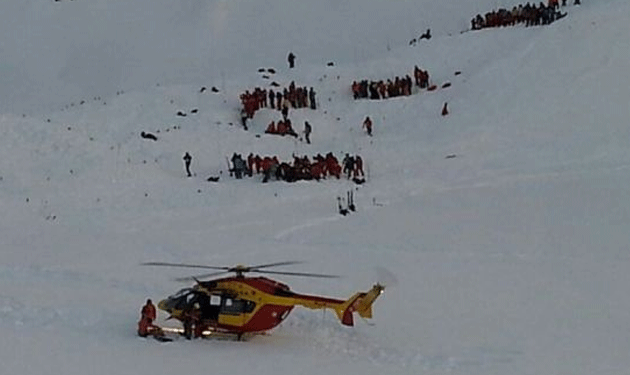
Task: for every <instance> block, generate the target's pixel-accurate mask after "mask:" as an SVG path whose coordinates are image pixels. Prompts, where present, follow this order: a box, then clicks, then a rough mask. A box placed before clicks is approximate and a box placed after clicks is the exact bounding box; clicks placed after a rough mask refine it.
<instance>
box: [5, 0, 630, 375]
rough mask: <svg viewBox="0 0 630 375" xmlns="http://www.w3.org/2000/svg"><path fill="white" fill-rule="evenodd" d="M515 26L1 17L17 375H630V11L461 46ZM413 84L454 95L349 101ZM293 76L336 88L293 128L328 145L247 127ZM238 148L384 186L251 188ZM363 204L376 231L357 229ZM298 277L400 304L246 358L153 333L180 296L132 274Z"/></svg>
mask: <svg viewBox="0 0 630 375" xmlns="http://www.w3.org/2000/svg"><path fill="white" fill-rule="evenodd" d="M517 4H519V3H518V2H511V1H510V2H508V1H501V2H497V1H489V0H480V1H475V2H474V3H473V2H466V3H465V4H463V3H462V2H457V1H452V0H448V1H444V0H441V1H433V0H421V1H415V2H414V1H395V2H386V1H365V0H362V1H359V0H341V1H318V2H314V1H312V2H304V1H287V0H274V1H266V2H254V1H247V0H232V1H222V0H214V1H211V0H205V1H203V0H186V1H181V2H179V3H177V4H175V3H173V2H172V1H170V2H167V1H164V0H151V1H148V0H134V1H121V0H108V1H105V0H74V1H71V0H61V1H59V2H55V1H50V2H40V1H35V0H22V1H13V2H5V3H3V4H2V5H0V10H1V12H0V52H1V54H2V57H3V58H2V61H1V62H0V97H1V98H2V100H0V209H1V210H2V212H3V215H0V239H1V240H0V244H1V245H0V282H1V285H2V288H1V289H0V337H1V339H0V363H2V368H3V370H4V372H6V373H16V374H42V373H55V374H79V373H85V372H89V373H92V374H111V373H120V374H171V373H179V372H186V373H202V372H212V373H217V374H228V373H246V372H252V371H256V372H257V373H259V374H261V375H264V374H272V373H296V372H297V373H300V374H305V375H311V374H321V373H327V372H340V373H353V374H354V373H366V374H382V373H390V374H418V373H421V374H445V373H449V374H466V375H468V374H623V373H626V372H627V371H628V370H627V369H628V368H630V360H628V356H627V353H628V351H630V340H628V335H629V334H628V332H627V331H628V330H627V328H626V326H627V322H628V321H629V320H630V299H629V298H628V297H627V286H628V285H630V257H629V255H628V248H629V246H628V245H629V243H630V241H629V237H628V229H629V228H630V189H628V186H629V183H630V152H628V149H629V146H630V127H629V126H628V125H629V120H628V119H629V118H630V106H629V101H630V76H628V75H627V74H626V72H627V71H628V68H630V41H629V40H628V37H627V36H628V35H630V26H629V24H628V15H629V14H630V4H629V3H627V2H625V1H621V0H609V1H598V2H595V1H588V0H583V1H582V5H580V6H575V5H573V1H572V0H569V4H568V5H567V6H566V7H562V8H561V11H562V12H567V17H565V18H563V19H561V20H559V21H557V22H555V23H553V24H551V25H548V26H537V27H525V26H524V25H517V26H514V27H504V28H489V29H483V30H479V31H469V30H468V29H469V27H470V20H471V19H472V18H473V17H474V16H475V15H476V14H477V13H481V14H484V13H485V12H488V11H491V10H493V9H497V8H498V7H505V8H510V9H511V8H512V7H513V6H514V5H517ZM427 28H431V30H432V35H433V37H432V38H431V39H430V40H422V41H420V42H418V43H416V44H414V45H410V44H409V41H410V40H411V39H412V38H416V37H418V36H419V35H420V34H421V33H422V32H424V30H425V29H427ZM289 51H293V52H294V53H295V54H296V56H297V63H296V68H294V69H288V67H287V63H286V56H287V54H288V52H289ZM328 62H334V64H333V65H332V66H328V65H327V63H328ZM415 65H418V66H419V67H421V68H424V69H427V70H428V72H429V73H430V76H431V82H432V83H434V84H435V85H436V86H437V89H436V90H434V91H427V90H419V89H418V88H416V87H414V89H413V90H414V91H413V95H411V96H404V97H397V98H391V99H386V100H367V99H360V100H354V99H353V97H352V92H351V89H350V88H351V83H352V82H353V81H355V80H361V79H368V80H380V79H384V80H386V79H393V78H394V77H395V76H403V75H405V74H410V75H411V74H412V72H413V67H414V66H415ZM259 68H265V69H268V68H274V69H275V74H271V73H265V74H263V73H260V72H258V69H259ZM263 75H268V76H269V77H268V78H266V77H264V76H263ZM291 81H295V83H296V84H298V85H301V86H307V87H313V88H314V89H315V91H316V92H317V100H318V109H317V110H310V109H292V110H291V112H290V114H289V117H290V118H291V119H292V121H293V123H294V126H295V128H296V130H298V131H300V130H302V127H303V124H304V121H308V122H309V123H310V124H312V125H313V134H312V135H311V140H312V143H311V144H307V143H306V142H303V141H301V140H298V139H294V138H292V137H280V136H275V135H268V134H264V130H265V128H266V126H267V124H268V123H269V122H270V121H272V120H278V119H279V118H281V116H280V114H279V112H277V111H275V110H271V109H262V110H259V111H257V112H256V114H255V116H254V118H253V119H252V120H251V121H250V123H249V127H248V128H249V129H248V130H247V131H245V130H244V129H243V128H242V126H240V118H239V111H240V108H241V103H240V100H239V95H240V94H241V93H243V92H244V91H245V90H250V92H251V91H252V90H253V89H254V88H255V87H262V88H269V87H272V86H270V84H271V82H277V83H278V84H279V85H280V86H281V87H286V86H288V85H289V83H290V82H291ZM447 82H448V83H450V87H444V88H443V86H444V84H445V83H447ZM203 87H205V88H207V90H201V88H203ZM212 87H215V88H217V91H218V92H213V91H212V90H210V88H212ZM444 103H448V108H449V114H448V115H447V116H442V115H441V113H440V111H441V109H442V106H443V104H444ZM178 112H182V113H184V114H186V116H185V117H184V116H178V115H177V113H178ZM367 115H369V116H370V117H371V118H372V119H373V122H374V135H373V136H372V137H369V136H367V135H366V134H365V132H364V130H363V129H362V128H361V124H362V122H363V119H364V118H365V116H367ZM142 131H145V132H151V133H152V134H155V135H156V136H157V138H158V139H157V141H151V140H147V139H143V138H141V137H140V133H141V132H142ZM185 152H189V153H190V154H191V155H192V156H193V161H192V165H191V169H192V172H193V173H194V177H192V178H186V175H185V171H184V165H183V161H182V156H183V155H184V153H185ZM234 152H236V153H241V154H243V155H244V156H246V155H247V154H249V153H250V152H252V153H254V154H260V155H276V156H278V157H279V158H280V159H281V160H291V159H292V155H294V154H295V155H307V156H309V157H311V158H312V156H313V155H315V154H317V153H322V154H326V153H328V152H332V153H334V154H335V155H336V156H337V157H338V158H340V159H341V158H342V157H343V155H344V154H346V153H350V154H358V155H361V156H362V158H363V160H364V163H365V166H364V169H365V172H366V179H367V181H366V183H364V184H361V185H357V184H354V183H353V182H352V181H349V180H348V179H346V178H341V179H339V180H337V179H335V178H328V179H326V180H322V181H319V182H316V181H299V182H296V183H286V182H282V181H273V180H272V181H270V182H268V183H262V182H261V176H260V175H255V176H254V177H252V178H245V179H242V180H236V179H234V178H232V177H230V176H229V174H228V171H227V164H226V157H229V156H231V155H232V154H233V153H234ZM208 177H219V181H218V182H210V181H207V178H208ZM349 191H352V192H353V193H354V196H355V204H356V206H357V211H356V212H355V213H352V214H350V215H347V216H342V215H339V213H338V208H337V204H338V202H337V197H345V196H346V194H347V193H348V192H349ZM285 260H304V261H306V264H304V265H303V266H301V267H297V268H298V269H296V267H294V268H291V269H288V270H289V271H303V272H323V273H331V274H339V275H343V278H341V279H331V280H312V279H303V278H290V277H279V278H278V279H279V280H281V281H282V282H284V283H286V284H288V285H290V286H291V288H292V289H294V290H295V291H298V292H304V293H310V294H321V295H328V296H331V297H338V298H347V297H349V296H350V295H351V294H352V293H354V292H355V291H357V290H365V289H367V288H368V287H369V286H371V284H372V283H373V282H375V281H383V282H385V283H386V284H388V287H387V289H386V290H385V293H384V294H383V296H381V297H380V298H379V300H378V301H377V302H376V303H375V306H374V319H373V320H371V321H370V322H369V324H368V323H366V322H364V321H362V320H358V321H357V322H356V326H355V327H353V328H349V327H345V326H342V325H340V324H339V323H338V321H337V320H336V318H335V317H334V316H333V314H332V313H321V312H315V311H310V310H303V309H299V308H296V309H295V310H294V311H293V312H292V313H291V315H290V316H289V318H288V319H287V320H286V321H285V322H284V323H283V324H282V325H281V326H279V327H278V328H277V329H275V330H273V331H271V332H270V334H269V335H264V336H259V337H256V338H253V339H252V340H250V341H248V342H245V343H243V342H225V341H209V340H204V341H190V342H189V341H186V340H178V341H176V342H173V343H168V344H160V343H158V342H154V341H153V340H150V341H146V340H145V339H142V338H139V337H137V336H136V332H135V330H136V323H137V320H138V318H139V316H138V314H139V309H140V307H141V305H142V304H143V302H144V301H145V299H146V298H147V297H149V298H153V299H154V300H159V299H160V298H162V297H165V296H167V295H169V294H171V293H173V292H175V291H177V290H178V289H180V288H182V287H185V286H187V285H186V284H181V283H178V282H175V281H173V278H175V277H180V276H187V275H188V274H187V273H186V271H185V270H184V271H182V270H177V269H152V268H148V267H141V266H140V263H142V262H146V261H167V262H186V263H201V264H210V265H235V264H239V263H243V264H263V263H269V262H275V261H285ZM393 279H396V280H393ZM165 318H166V317H165V316H162V315H160V319H159V323H160V324H164V325H169V324H171V323H172V322H168V321H167V322H165V321H164V319H165ZM372 323H373V324H372Z"/></svg>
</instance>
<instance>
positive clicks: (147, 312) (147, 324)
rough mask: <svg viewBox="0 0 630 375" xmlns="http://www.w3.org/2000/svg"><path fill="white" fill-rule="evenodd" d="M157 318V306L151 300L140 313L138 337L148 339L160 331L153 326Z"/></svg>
mask: <svg viewBox="0 0 630 375" xmlns="http://www.w3.org/2000/svg"><path fill="white" fill-rule="evenodd" d="M156 317H157V311H156V310H155V306H154V305H153V303H152V302H151V299H147V303H146V304H145V305H144V306H142V310H141V311H140V321H139V322H138V336H141V337H147V336H148V335H150V334H152V333H153V332H155V331H156V330H157V329H158V327H157V326H156V325H154V324H153V321H154V320H155V319H156Z"/></svg>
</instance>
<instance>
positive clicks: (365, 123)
mask: <svg viewBox="0 0 630 375" xmlns="http://www.w3.org/2000/svg"><path fill="white" fill-rule="evenodd" d="M363 127H364V128H365V130H366V131H367V134H368V135H369V136H370V137H371V136H372V120H371V119H370V116H366V117H365V120H364V121H363Z"/></svg>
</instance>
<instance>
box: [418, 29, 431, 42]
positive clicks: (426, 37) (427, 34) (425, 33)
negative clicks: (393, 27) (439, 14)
mask: <svg viewBox="0 0 630 375" xmlns="http://www.w3.org/2000/svg"><path fill="white" fill-rule="evenodd" d="M422 39H426V40H429V39H431V29H427V31H425V32H424V34H422V35H420V38H418V40H422Z"/></svg>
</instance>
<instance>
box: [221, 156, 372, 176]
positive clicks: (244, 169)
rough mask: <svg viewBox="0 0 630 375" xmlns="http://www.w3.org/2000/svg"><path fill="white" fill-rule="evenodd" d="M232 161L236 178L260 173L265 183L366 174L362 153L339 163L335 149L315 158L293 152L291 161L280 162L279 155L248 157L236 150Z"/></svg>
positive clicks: (232, 169)
mask: <svg viewBox="0 0 630 375" xmlns="http://www.w3.org/2000/svg"><path fill="white" fill-rule="evenodd" d="M231 162H232V167H231V168H230V172H231V173H233V174H234V176H235V177H236V178H239V179H240V178H243V176H249V177H251V176H253V175H254V174H258V175H262V176H263V180H262V182H268V181H269V180H270V179H272V178H273V179H276V180H283V181H287V182H295V181H299V180H316V181H319V180H321V179H325V178H326V177H327V176H333V177H336V178H338V179H339V178H341V175H342V174H344V175H345V176H346V177H347V178H348V179H351V178H358V177H359V176H361V177H363V176H364V172H363V159H362V158H361V156H359V155H353V156H351V155H349V154H346V155H345V157H344V159H343V162H342V163H341V164H340V163H339V159H337V158H336V157H335V155H333V153H332V152H329V153H327V154H326V156H323V155H321V154H317V155H315V156H314V157H313V160H310V159H309V157H308V156H301V157H300V156H296V155H293V161H292V162H286V161H280V160H279V159H278V157H277V156H262V157H261V156H260V155H258V154H257V155H254V154H253V153H250V154H249V155H248V156H247V158H246V159H245V158H243V156H242V155H241V154H237V153H234V154H233V155H232V159H231Z"/></svg>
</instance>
